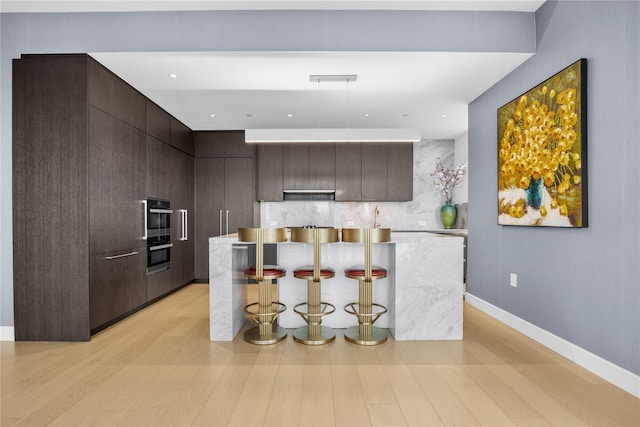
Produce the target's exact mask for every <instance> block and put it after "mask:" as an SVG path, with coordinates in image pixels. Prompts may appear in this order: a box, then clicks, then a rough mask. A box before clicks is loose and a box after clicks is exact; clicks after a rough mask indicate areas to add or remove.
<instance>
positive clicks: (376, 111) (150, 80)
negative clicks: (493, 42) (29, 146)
mask: <svg viewBox="0 0 640 427" xmlns="http://www.w3.org/2000/svg"><path fill="white" fill-rule="evenodd" d="M543 3H544V0H491V1H487V0H406V1H404V0H396V1H381V0H340V1H338V0H336V1H318V0H295V1H293V0H291V1H268V0H253V1H244V0H227V1H222V0H203V1H190V0H182V1H153V0H137V1H123V0H120V1H80V0H68V1H57V0H40V1H32V0H19V1H10V0H0V10H1V11H2V12H3V13H4V12H96V11H97V12H100V11H133V10H138V11H143V10H144V11H152V10H229V9H234V10H270V9H335V10H345V9H359V10H381V9H386V10H493V11H500V10H501V11H523V12H534V11H536V10H537V9H538V8H539V7H540V6H541V5H542V4H543ZM531 55H532V54H529V53H461V52H154V53H140V52H137V53H130V52H122V53H100V52H93V53H91V56H93V57H94V58H96V59H97V60H98V61H99V62H101V63H102V64H103V65H105V66H106V67H107V68H109V69H110V70H112V71H113V72H114V73H116V74H117V75H119V76H120V77H121V78H123V79H124V80H125V81H127V82H129V83H130V84H131V85H132V86H133V87H135V88H136V89H138V90H139V91H140V92H142V93H143V94H144V95H146V96H147V97H148V98H150V99H151V100H153V101H155V102H156V103H157V104H158V105H160V106H161V107H163V108H164V109H166V110H167V111H168V112H169V113H171V114H172V115H173V116H175V117H176V118H178V119H179V120H181V121H182V122H183V123H185V124H186V125H187V126H189V127H190V128H192V129H194V130H233V129H250V128H313V127H326V128H342V127H353V128H360V127H363V128H369V127H371V128H393V127H411V128H417V129H420V130H421V132H422V138H423V139H449V138H456V137H458V136H460V135H462V134H464V133H465V132H466V131H467V105H468V104H469V102H471V101H473V100H474V99H475V98H476V97H477V96H479V95H480V94H482V93H483V92H484V91H485V90H487V89H488V88H490V87H491V86H492V85H493V84H495V83H496V82H497V81H499V80H500V79H502V78H503V77H504V76H506V75H507V74H509V73H510V72H511V71H512V70H514V69H515V68H516V67H518V66H519V65H520V64H522V63H523V62H524V61H526V60H527V59H528V58H529V57H531ZM172 73H175V74H176V75H177V77H176V78H171V77H169V74H172ZM311 74H357V75H358V79H357V81H355V82H351V83H349V84H348V85H347V84H346V83H320V84H317V83H312V82H310V80H309V75H311ZM211 114H215V117H211ZM365 114H368V115H369V116H368V117H365V116H364V115H365ZM288 115H292V116H291V117H289V116H288Z"/></svg>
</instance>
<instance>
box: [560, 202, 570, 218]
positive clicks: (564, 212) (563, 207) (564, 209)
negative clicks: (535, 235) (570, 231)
mask: <svg viewBox="0 0 640 427" xmlns="http://www.w3.org/2000/svg"><path fill="white" fill-rule="evenodd" d="M568 213H569V208H567V205H566V204H565V203H563V204H561V205H560V215H562V216H567V214H568Z"/></svg>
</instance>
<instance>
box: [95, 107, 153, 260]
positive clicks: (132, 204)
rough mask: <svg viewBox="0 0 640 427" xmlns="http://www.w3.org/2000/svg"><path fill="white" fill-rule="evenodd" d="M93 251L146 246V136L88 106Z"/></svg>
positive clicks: (99, 251)
mask: <svg viewBox="0 0 640 427" xmlns="http://www.w3.org/2000/svg"><path fill="white" fill-rule="evenodd" d="M89 188H90V191H89V217H90V224H89V230H90V233H89V247H90V253H91V254H92V255H93V254H99V253H105V252H112V251H119V250H125V249H130V248H137V247H139V246H140V245H141V244H143V243H144V242H143V237H144V233H145V230H144V214H145V212H144V205H143V204H142V200H144V199H145V198H146V197H145V190H146V145H145V134H144V133H143V132H142V131H140V130H138V129H136V128H134V127H132V126H130V125H128V124H126V123H124V122H122V121H121V120H119V119H116V118H114V117H113V116H111V115H108V114H106V113H104V112H102V111H100V110H98V109H96V108H95V107H93V106H91V107H89Z"/></svg>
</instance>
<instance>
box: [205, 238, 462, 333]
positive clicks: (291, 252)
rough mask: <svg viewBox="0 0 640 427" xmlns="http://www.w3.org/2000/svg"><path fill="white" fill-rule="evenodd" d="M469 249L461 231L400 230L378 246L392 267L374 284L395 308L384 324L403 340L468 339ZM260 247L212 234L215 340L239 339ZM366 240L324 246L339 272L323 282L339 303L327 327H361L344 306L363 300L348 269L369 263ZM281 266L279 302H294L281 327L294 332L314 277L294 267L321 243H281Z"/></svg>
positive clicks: (327, 295) (327, 261)
mask: <svg viewBox="0 0 640 427" xmlns="http://www.w3.org/2000/svg"><path fill="white" fill-rule="evenodd" d="M463 246H464V239H463V237H461V236H458V235H449V234H433V233H429V232H402V231H393V232H392V234H391V242H389V243H380V244H374V249H373V263H374V264H377V265H381V266H384V267H386V268H387V271H388V276H387V278H386V279H382V280H376V281H374V283H373V301H374V302H377V303H379V304H382V305H384V306H385V307H387V308H388V310H389V311H388V312H387V313H386V314H384V315H383V316H382V317H381V318H380V319H379V320H378V322H376V326H378V327H381V328H388V329H389V331H390V332H391V335H392V336H393V337H394V338H395V339H396V340H398V341H401V340H459V339H462V304H463V298H462V297H463V288H464V286H463ZM253 251H255V247H254V246H253V245H252V244H251V243H246V242H240V241H238V238H237V236H236V235H229V236H223V237H212V238H210V239H209V271H210V273H209V274H210V277H209V286H210V292H209V299H210V339H211V340H212V341H231V340H233V338H234V337H235V336H236V334H237V333H238V332H239V331H240V329H241V328H242V326H243V325H244V323H245V321H246V320H247V319H246V317H245V314H244V311H243V307H244V306H245V305H246V304H248V303H249V302H250V301H249V290H250V289H251V288H250V287H251V286H256V285H255V284H250V283H248V281H247V279H245V278H244V275H243V270H244V269H245V268H246V267H247V266H248V265H249V262H250V259H251V258H252V255H251V254H252V252H253ZM363 256H364V249H363V246H362V244H354V243H344V242H337V243H329V244H324V245H322V264H323V266H330V267H332V268H334V269H335V270H336V276H335V277H334V278H332V279H328V280H323V281H322V300H323V301H326V302H329V303H331V304H333V305H335V306H336V311H335V313H333V314H331V315H329V316H326V317H324V319H323V325H324V326H328V327H331V328H338V329H340V328H347V327H350V326H354V325H356V324H357V320H356V318H355V316H352V315H349V314H347V313H346V312H345V311H344V309H343V308H344V306H345V304H348V303H350V302H354V301H357V300H358V282H357V281H356V280H353V279H349V278H346V277H344V274H343V273H342V272H343V270H344V269H345V268H346V267H348V266H352V265H355V264H361V263H362V260H363ZM277 257H278V264H279V265H280V266H281V267H283V268H285V269H286V270H287V272H288V273H287V275H286V276H285V277H283V278H281V279H279V280H278V286H277V291H278V292H277V299H278V300H279V301H280V302H282V303H284V304H285V305H286V306H287V310H286V311H285V312H284V313H282V314H281V315H280V317H279V325H280V326H281V327H283V328H288V329H289V328H290V329H294V328H297V327H299V326H303V325H304V324H305V323H304V320H303V319H302V318H301V317H300V316H299V315H297V314H296V313H295V312H294V311H293V306H294V305H296V304H297V303H300V302H303V301H306V299H307V282H306V281H304V280H300V279H296V278H294V277H293V274H292V272H293V270H294V269H295V268H297V267H300V266H302V265H309V264H311V262H312V260H313V244H304V243H295V242H289V241H287V242H282V243H278V244H277Z"/></svg>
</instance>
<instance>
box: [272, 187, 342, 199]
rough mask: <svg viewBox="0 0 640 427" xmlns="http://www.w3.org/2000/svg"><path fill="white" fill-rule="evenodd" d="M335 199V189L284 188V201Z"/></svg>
mask: <svg viewBox="0 0 640 427" xmlns="http://www.w3.org/2000/svg"><path fill="white" fill-rule="evenodd" d="M335 199H336V190H328V189H327V190H284V200H285V201H287V200H291V201H296V200H297V201H316V200H335Z"/></svg>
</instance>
